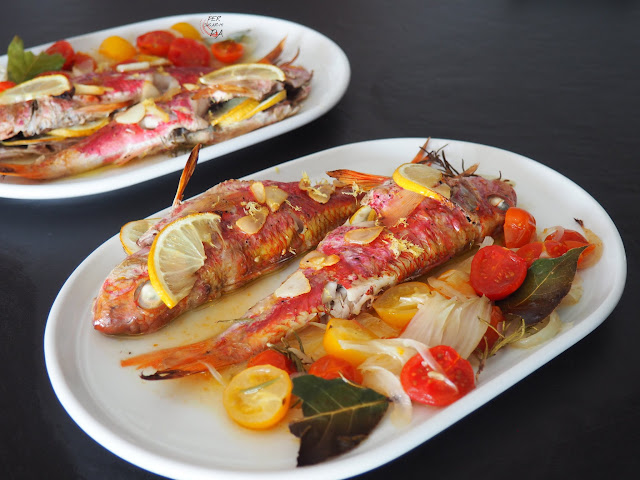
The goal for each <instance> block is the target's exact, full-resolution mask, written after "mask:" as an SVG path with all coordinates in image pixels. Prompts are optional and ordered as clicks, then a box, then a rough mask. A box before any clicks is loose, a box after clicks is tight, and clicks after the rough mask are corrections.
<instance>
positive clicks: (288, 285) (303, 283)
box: [274, 270, 311, 298]
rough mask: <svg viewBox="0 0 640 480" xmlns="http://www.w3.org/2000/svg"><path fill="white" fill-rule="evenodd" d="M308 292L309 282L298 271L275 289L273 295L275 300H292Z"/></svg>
mask: <svg viewBox="0 0 640 480" xmlns="http://www.w3.org/2000/svg"><path fill="white" fill-rule="evenodd" d="M310 291H311V284H310V283H309V280H308V279H307V277H305V276H304V273H302V272H301V271H300V270H298V271H296V272H295V273H294V274H293V275H291V276H290V277H289V278H287V279H286V280H285V281H284V283H283V284H282V285H280V286H279V287H278V288H277V289H276V291H275V292H274V295H275V296H276V297H277V298H293V297H297V296H298V295H302V294H304V293H308V292H310Z"/></svg>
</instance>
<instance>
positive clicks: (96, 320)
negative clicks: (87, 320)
mask: <svg viewBox="0 0 640 480" xmlns="http://www.w3.org/2000/svg"><path fill="white" fill-rule="evenodd" d="M148 253H149V248H148V247H147V248H144V249H142V250H139V251H138V252H136V253H134V254H132V255H129V256H128V257H127V258H126V259H125V260H124V261H123V262H122V263H120V264H119V265H118V266H117V267H116V268H114V269H113V271H112V272H111V273H110V274H109V276H108V277H107V278H106V280H105V281H104V283H103V284H102V287H101V288H100V292H99V293H98V296H97V297H96V299H95V300H94V303H93V326H94V328H95V329H96V330H98V331H100V332H102V333H105V334H108V335H122V334H127V335H135V334H142V333H149V332H153V331H155V330H157V329H159V328H160V327H162V326H164V325H165V324H166V323H168V322H169V320H171V318H173V317H174V316H175V312H172V311H171V310H170V309H169V308H168V307H167V306H166V305H165V304H164V303H163V302H162V300H161V299H160V297H159V296H158V294H157V293H156V291H155V289H154V288H153V286H152V285H151V282H150V281H149V273H148V270H147V256H148Z"/></svg>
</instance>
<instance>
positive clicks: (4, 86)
mask: <svg viewBox="0 0 640 480" xmlns="http://www.w3.org/2000/svg"><path fill="white" fill-rule="evenodd" d="M15 86H16V84H15V82H10V81H9V80H7V81H5V82H0V92H4V91H5V90H8V89H10V88H13V87H15Z"/></svg>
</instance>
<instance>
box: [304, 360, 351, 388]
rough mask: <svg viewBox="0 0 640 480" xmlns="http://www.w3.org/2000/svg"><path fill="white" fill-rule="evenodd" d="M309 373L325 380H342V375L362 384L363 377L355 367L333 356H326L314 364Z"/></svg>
mask: <svg viewBox="0 0 640 480" xmlns="http://www.w3.org/2000/svg"><path fill="white" fill-rule="evenodd" d="M308 373H309V374H310V375H315V376H316V377H321V378H324V379H325V380H332V379H334V378H340V374H342V376H343V377H344V378H346V379H347V380H349V381H351V382H354V383H362V375H361V374H360V372H359V371H358V370H356V368H355V367H354V366H353V365H351V364H350V363H349V362H347V361H346V360H343V359H341V358H338V357H335V356H333V355H325V356H324V357H320V358H319V359H318V360H316V361H315V362H313V363H312V364H311V366H310V367H309V370H308Z"/></svg>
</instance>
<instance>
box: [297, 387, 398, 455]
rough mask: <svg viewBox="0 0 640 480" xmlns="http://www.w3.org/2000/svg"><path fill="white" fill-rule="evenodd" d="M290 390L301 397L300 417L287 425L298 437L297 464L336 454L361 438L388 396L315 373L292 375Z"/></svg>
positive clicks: (377, 417)
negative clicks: (327, 378) (294, 376)
mask: <svg viewBox="0 0 640 480" xmlns="http://www.w3.org/2000/svg"><path fill="white" fill-rule="evenodd" d="M293 394H294V395H296V396H298V397H299V398H300V399H301V400H302V402H303V403H302V413H303V415H304V418H303V419H302V420H300V421H297V422H293V423H291V424H290V425H289V430H290V431H291V433H293V434H294V435H295V436H296V437H299V438H300V450H299V451H298V466H303V465H313V464H316V463H319V462H321V461H323V460H326V459H327V458H330V457H333V456H336V455H340V454H342V453H345V452H347V451H349V450H351V449H353V448H355V447H356V446H357V445H358V444H359V443H360V442H362V441H363V440H364V439H365V438H367V436H368V435H369V434H370V433H371V431H372V430H373V429H374V428H375V427H376V425H378V423H379V422H380V420H381V419H382V417H383V415H384V414H385V412H386V411H387V408H388V407H389V399H388V398H387V397H385V396H384V395H380V394H379V393H378V392H376V391H374V390H371V389H369V388H365V387H360V386H357V385H353V384H350V383H348V382H345V381H344V380H342V379H339V378H338V379H334V380H325V379H323V378H320V377H316V376H315V375H301V376H299V377H296V378H294V379H293Z"/></svg>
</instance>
